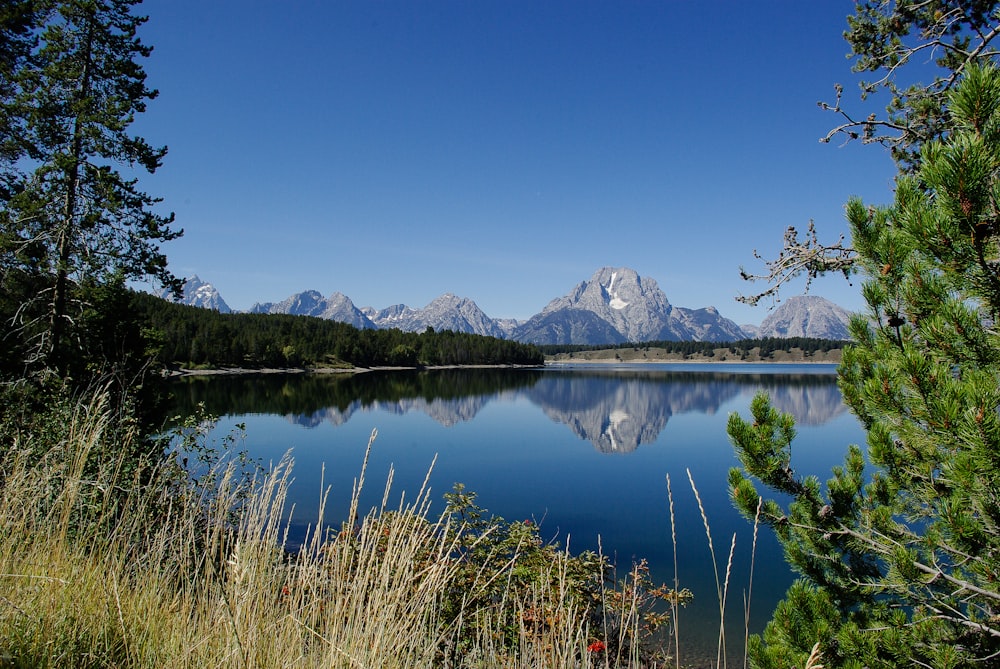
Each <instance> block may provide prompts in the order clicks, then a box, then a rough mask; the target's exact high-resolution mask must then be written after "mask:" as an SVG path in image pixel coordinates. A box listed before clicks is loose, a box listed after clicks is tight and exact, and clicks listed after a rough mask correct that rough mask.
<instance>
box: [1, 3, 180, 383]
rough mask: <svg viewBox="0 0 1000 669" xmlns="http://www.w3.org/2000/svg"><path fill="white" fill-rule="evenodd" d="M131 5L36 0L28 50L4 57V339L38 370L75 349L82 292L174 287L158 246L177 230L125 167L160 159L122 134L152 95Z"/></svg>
mask: <svg viewBox="0 0 1000 669" xmlns="http://www.w3.org/2000/svg"><path fill="white" fill-rule="evenodd" d="M136 4H138V0H58V1H57V0H38V1H37V2H35V3H33V8H32V9H33V11H32V12H31V13H29V14H27V16H30V19H31V21H32V30H31V31H29V32H30V36H31V37H33V38H37V39H33V40H32V41H31V42H29V43H30V45H31V51H30V53H28V54H27V55H23V54H22V53H21V52H18V54H17V55H18V57H17V58H16V59H13V60H10V59H8V60H9V62H11V63H13V67H12V68H11V69H12V73H11V77H10V79H9V81H8V82H7V83H8V86H7V87H6V89H5V91H4V93H5V95H4V103H5V105H4V120H5V125H6V126H7V127H8V128H10V129H11V136H10V137H8V138H5V139H12V140H14V142H15V143H16V146H17V147H18V149H17V150H18V151H20V154H19V155H17V156H15V157H17V158H19V160H18V161H16V164H14V163H10V162H8V163H6V164H4V165H3V166H2V167H3V169H4V174H3V176H4V179H3V182H4V183H9V184H11V187H10V191H11V194H10V197H9V198H7V199H5V200H0V205H2V209H0V283H2V287H3V291H4V294H5V300H4V304H3V305H2V306H3V307H4V314H3V316H4V317H5V318H6V319H7V321H8V323H7V324H8V327H7V328H5V329H6V331H7V333H8V334H7V338H6V340H5V342H4V344H5V345H7V346H8V347H15V348H18V349H19V351H20V355H19V357H20V358H22V359H23V362H24V363H25V364H26V366H27V367H28V368H29V369H34V370H36V371H37V370H38V369H43V370H50V371H56V372H59V373H65V371H66V369H67V367H68V365H69V362H70V361H71V360H72V358H73V356H74V355H76V354H77V353H78V352H79V349H78V343H79V341H80V339H81V336H82V334H84V333H80V332H78V331H77V330H76V328H77V327H78V324H79V323H80V320H79V316H80V315H81V314H83V313H84V312H85V311H86V309H87V308H88V306H87V302H88V300H87V296H86V293H85V287H87V286H93V287H101V286H106V285H110V284H119V285H120V284H123V283H124V281H126V280H128V279H131V278H140V277H147V276H152V277H155V278H157V279H159V280H160V281H161V282H162V283H164V284H166V285H173V286H176V281H175V280H174V278H173V277H172V275H171V274H170V273H169V271H168V270H167V263H166V257H165V256H164V255H163V253H162V252H161V251H160V248H159V244H160V243H161V242H164V241H168V240H171V239H174V238H176V237H177V236H179V235H180V232H179V231H175V230H172V229H171V227H170V226H171V223H172V221H173V216H172V215H169V216H163V215H160V214H158V213H155V212H154V208H155V205H156V204H157V202H158V200H157V199H155V198H153V197H151V196H149V195H147V194H146V193H143V192H142V191H140V190H139V189H138V187H137V180H136V179H134V178H131V177H130V176H127V175H126V174H125V173H123V171H120V170H121V169H126V170H128V171H129V172H131V171H134V170H136V169H137V168H138V169H140V170H145V171H147V172H153V171H154V170H156V168H157V167H159V166H160V163H161V160H162V158H163V156H164V155H165V153H166V149H165V148H154V147H152V146H151V145H150V144H148V143H147V142H146V141H145V140H144V139H143V138H141V137H137V136H135V135H133V134H130V132H129V126H130V125H131V123H132V121H133V120H134V118H135V115H136V114H139V113H142V112H143V111H145V109H146V103H147V101H149V100H151V99H153V98H154V97H155V96H156V91H155V90H152V89H150V88H147V86H146V75H145V72H144V71H143V68H142V66H141V65H140V64H139V59H141V58H145V57H147V56H149V54H150V51H151V49H150V48H149V47H147V46H145V45H143V44H142V42H141V41H140V40H139V39H138V37H137V30H138V28H139V26H140V25H141V24H142V23H143V22H144V21H145V19H144V18H141V17H138V16H134V15H133V13H132V8H133V6H134V5H136ZM12 6H13V5H12ZM24 16H26V14H24V13H21V14H18V15H17V17H18V18H19V19H23V17H24ZM2 27H3V30H4V39H7V38H8V37H9V36H18V37H19V38H20V37H24V31H23V21H22V22H21V23H17V22H14V21H10V22H6V23H5V24H4V25H3V26H2ZM15 30H21V32H15ZM20 43H21V44H23V43H24V40H23V39H22V40H21V42H20ZM9 144H10V142H5V145H9ZM15 167H16V168H17V169H15ZM22 172H23V173H22Z"/></svg>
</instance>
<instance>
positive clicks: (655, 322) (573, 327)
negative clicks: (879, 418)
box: [181, 267, 850, 345]
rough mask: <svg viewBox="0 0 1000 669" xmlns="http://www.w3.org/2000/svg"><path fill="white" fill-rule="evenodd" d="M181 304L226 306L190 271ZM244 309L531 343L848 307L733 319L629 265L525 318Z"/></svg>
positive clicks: (809, 300)
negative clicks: (684, 298)
mask: <svg viewBox="0 0 1000 669" xmlns="http://www.w3.org/2000/svg"><path fill="white" fill-rule="evenodd" d="M181 301H182V302H184V303H185V304H192V305H194V306H201V307H206V308H210V309H216V310H218V311H223V309H224V310H225V311H226V312H228V311H229V307H228V306H227V305H226V304H225V301H223V300H222V297H221V295H219V294H218V291H217V290H215V288H214V287H213V286H212V285H211V284H208V283H206V282H204V281H201V279H199V278H198V277H197V276H195V277H192V278H191V279H188V280H187V282H186V283H185V288H184V298H183V299H182V300H181ZM250 311H251V312H252V313H272V314H293V315H306V316H315V317H319V318H326V319H330V320H336V321H340V322H344V323H349V324H351V325H353V326H355V327H357V328H362V329H364V328H380V329H385V328H398V329H400V330H403V331H407V332H423V331H424V330H426V329H427V328H428V327H432V328H434V329H435V330H454V331H457V332H469V333H474V334H479V335H484V336H490V337H498V338H503V339H513V340H516V341H521V342H526V343H534V344H593V345H600V344H617V343H625V342H645V341H658V340H668V341H738V340H741V339H749V338H756V337H815V338H820V339H847V338H848V334H847V323H848V321H849V318H850V314H849V313H848V312H847V311H846V310H844V309H842V308H841V307H839V306H837V305H835V304H833V303H832V302H830V301H829V300H826V299H824V298H822V297H817V296H797V297H791V298H788V299H787V300H785V301H784V302H783V303H782V304H781V306H779V307H778V308H777V309H775V310H774V311H773V312H772V313H770V314H769V315H768V316H767V317H766V318H765V319H764V321H763V322H762V323H761V325H760V326H759V327H755V326H743V327H741V326H739V325H737V324H736V323H734V322H733V321H731V320H730V319H728V318H725V317H724V316H722V315H721V314H720V313H719V311H718V310H717V309H716V308H715V307H703V308H700V309H688V308H685V307H678V306H674V305H672V304H671V303H670V301H669V300H668V299H667V296H666V295H665V294H664V293H663V291H662V290H661V289H660V288H659V286H658V285H657V283H656V281H655V280H653V279H651V278H649V277H642V276H640V275H639V274H638V273H637V272H636V271H635V270H633V269H630V268H627V267H620V268H613V267H603V268H601V269H599V270H597V271H596V272H595V273H594V275H593V276H592V277H591V278H590V279H589V280H587V281H582V282H581V283H579V284H577V285H576V286H575V287H574V288H573V289H572V290H571V291H570V292H569V293H567V294H566V295H564V296H562V297H558V298H555V299H553V300H552V301H550V302H549V303H548V305H546V306H545V308H544V309H542V311H541V312H540V313H538V314H536V315H534V316H532V317H531V318H530V319H528V320H527V321H517V320H514V319H493V318H490V317H489V316H488V315H486V314H485V313H484V312H483V311H482V309H480V308H479V306H478V305H477V304H476V303H475V302H474V301H472V300H471V299H469V298H465V297H459V296H457V295H454V294H451V293H446V294H444V295H442V296H440V297H438V298H436V299H435V300H433V301H432V302H430V303H429V304H428V305H427V306H425V307H423V308H420V309H414V308H412V307H409V306H407V305H405V304H396V305H392V306H389V307H386V308H384V309H375V308H374V307H360V308H359V307H357V306H355V304H354V303H353V302H352V301H351V299H350V298H349V297H347V296H346V295H344V294H342V293H339V292H335V293H333V294H332V295H330V296H329V297H324V296H323V295H322V294H321V293H319V292H318V291H315V290H307V291H304V292H301V293H296V294H295V295H291V296H289V297H288V298H286V299H285V300H282V301H281V302H276V303H275V302H265V303H257V304H254V305H253V307H251V309H250Z"/></svg>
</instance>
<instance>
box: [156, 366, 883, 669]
mask: <svg viewBox="0 0 1000 669" xmlns="http://www.w3.org/2000/svg"><path fill="white" fill-rule="evenodd" d="M834 372H835V368H834V367H833V366H822V365H780V364H769V365H750V364H728V365H727V364H714V365H712V364H684V365H662V364H655V363H647V364H643V365H635V366H606V365H591V366H583V365H580V366H570V365H553V366H550V367H547V368H545V369H544V370H539V369H472V370H432V371H406V372H400V371H392V372H368V373H364V374H357V375H336V374H330V375H322V374H315V375H307V374H298V375H288V376H277V375H264V374H261V375H239V376H231V377H226V376H211V377H188V378H181V379H177V380H176V381H175V382H173V383H172V385H171V396H172V400H173V402H174V406H173V407H172V408H171V409H172V411H173V412H174V413H177V414H180V415H188V416H190V415H195V413H196V411H197V409H196V407H197V406H198V405H199V404H202V405H204V407H205V410H207V412H208V413H209V414H214V415H216V416H220V417H221V418H220V420H219V421H218V424H217V426H216V427H215V429H214V430H213V431H212V433H211V434H209V435H208V436H207V437H206V438H207V439H208V440H209V443H213V441H214V443H227V442H225V441H224V436H225V435H228V434H230V432H231V431H232V430H234V428H235V426H237V425H240V424H245V426H246V430H245V437H244V441H242V442H241V447H245V448H246V450H247V452H248V453H249V454H250V455H251V456H252V457H254V458H257V459H259V460H260V461H261V462H263V463H268V462H277V461H278V460H279V459H280V458H281V457H282V455H283V454H285V453H286V452H288V451H289V449H291V451H292V457H293V458H294V460H295V470H294V472H293V476H294V479H295V481H294V483H293V484H292V485H291V487H290V488H289V491H288V499H287V505H288V506H287V508H288V509H289V512H288V515H289V523H288V527H289V534H288V542H289V546H290V547H292V548H294V547H295V546H296V545H297V544H296V542H300V541H302V539H303V538H304V537H305V536H306V533H307V532H308V531H309V529H310V528H311V527H315V524H316V523H317V522H319V515H318V511H317V510H316V509H317V508H318V504H317V501H318V499H320V498H321V497H323V496H324V495H325V494H326V491H328V490H332V492H331V494H330V496H329V499H328V503H326V506H325V507H324V508H325V511H324V514H325V518H327V522H330V523H333V524H336V523H339V522H340V521H341V520H342V519H343V518H345V517H346V514H347V513H349V511H350V499H349V498H350V492H351V490H352V489H353V485H354V483H355V481H356V477H357V474H358V471H359V467H360V465H361V463H362V461H363V460H364V459H365V458H366V457H367V454H366V452H365V446H366V444H367V442H368V437H369V435H370V434H371V432H372V430H373V429H377V430H378V440H377V442H376V444H375V448H374V449H373V450H372V452H371V459H370V462H369V474H370V478H371V480H378V479H379V477H380V476H381V475H384V474H386V473H387V472H389V471H390V470H391V471H392V472H393V475H392V480H393V486H394V487H393V491H394V494H398V495H399V496H400V497H402V496H403V495H404V494H406V493H407V492H409V493H410V494H412V492H413V491H414V490H417V489H419V488H420V487H421V485H423V482H424V481H425V479H427V480H429V485H430V486H431V488H432V489H433V497H434V498H435V499H436V500H439V501H438V502H436V503H437V504H439V505H440V504H442V503H443V500H442V495H443V493H444V492H445V491H447V490H450V489H451V487H452V486H453V485H454V484H455V483H456V482H461V483H463V484H465V485H467V486H468V488H467V489H468V490H471V491H474V492H475V493H476V494H477V495H478V496H477V502H478V503H479V504H481V505H482V506H483V508H485V509H487V510H488V512H490V513H495V514H497V515H499V516H502V517H505V518H508V519H512V518H513V519H519V518H523V519H532V520H534V521H535V522H537V523H538V525H539V527H540V528H541V531H542V534H543V537H544V538H545V539H546V540H555V541H558V542H563V541H566V542H569V541H570V538H572V544H571V545H572V550H574V551H581V550H603V551H606V552H605V554H607V555H611V556H613V557H614V559H615V561H616V562H617V563H618V564H619V565H621V566H624V567H627V566H628V565H629V564H630V562H631V561H633V560H635V559H638V558H644V559H648V561H649V565H650V569H651V577H652V578H653V580H655V581H656V582H657V583H666V582H671V579H672V578H673V577H674V574H673V565H674V564H675V559H676V561H677V564H679V567H678V569H679V578H680V579H681V583H682V584H683V586H684V587H688V588H690V589H691V590H692V592H694V593H695V599H694V601H693V602H692V603H691V604H689V605H688V607H687V608H686V609H685V611H684V613H683V615H684V616H685V618H686V620H687V621H688V622H686V623H682V626H683V627H684V629H685V631H684V633H683V634H682V636H683V641H682V644H684V645H686V646H688V650H686V651H685V652H684V653H683V654H684V656H685V657H686V658H691V657H692V655H704V656H705V657H711V658H712V659H713V660H714V658H715V657H716V648H717V643H718V627H717V626H716V625H713V624H712V622H711V621H712V620H713V619H716V618H717V616H718V612H719V609H718V603H717V600H716V596H715V594H714V593H715V592H716V590H715V588H716V577H717V575H716V574H715V573H713V571H712V569H711V567H712V564H713V562H712V560H711V556H710V555H709V554H708V547H707V545H706V542H705V532H704V529H703V528H704V526H703V522H704V521H703V518H704V517H707V518H710V519H711V528H712V533H713V535H714V536H716V537H720V538H721V539H719V540H720V541H724V542H725V543H729V541H728V539H729V538H730V537H732V536H734V535H738V536H739V538H738V540H737V542H736V549H735V550H736V552H735V555H734V558H733V563H732V574H731V577H732V578H731V583H733V584H739V586H738V587H739V588H745V587H746V584H747V583H748V582H749V566H750V565H751V564H753V565H754V574H753V601H754V607H753V610H752V612H751V631H753V632H759V631H760V630H762V629H763V625H764V623H765V622H766V620H767V618H768V615H769V612H770V611H772V610H773V608H774V606H775V605H776V604H777V602H778V600H779V599H780V598H781V596H782V594H783V593H784V592H785V589H786V588H787V587H788V584H789V583H790V582H791V580H792V574H791V571H790V569H789V568H788V566H787V565H786V564H785V561H784V559H783V557H782V553H781V549H780V547H779V546H778V545H777V542H776V541H775V540H774V538H773V536H770V534H769V533H768V532H763V531H762V532H761V533H760V536H759V537H753V527H752V524H751V523H749V522H748V521H747V520H746V519H745V518H743V517H741V516H740V515H739V513H738V512H737V511H736V510H735V509H734V508H733V506H732V503H731V501H730V499H729V491H728V486H727V481H728V471H729V468H730V467H733V466H736V465H738V460H737V459H736V457H735V455H734V453H733V449H732V446H731V445H730V444H729V440H728V438H727V436H726V418H727V415H728V414H729V413H730V412H733V411H737V412H739V413H740V414H742V415H744V416H746V415H747V412H748V409H749V404H750V400H751V398H752V397H753V395H754V394H755V393H757V392H759V391H765V392H767V393H769V394H770V395H771V398H772V401H773V403H774V405H775V406H776V407H777V408H778V409H780V410H781V411H785V412H788V413H791V414H792V415H794V416H795V418H796V420H797V421H798V428H799V429H798V433H799V438H798V439H797V440H796V442H795V449H794V451H795V461H794V464H793V466H794V468H795V471H796V472H797V473H800V474H802V475H810V474H812V475H817V476H819V477H821V480H825V478H826V477H827V476H828V475H829V472H830V468H831V467H832V466H834V465H838V464H840V463H841V462H842V457H843V452H844V449H845V448H846V445H847V444H849V443H861V444H863V443H864V441H863V440H864V432H863V431H862V430H861V428H860V426H859V424H858V423H857V421H856V419H854V417H853V416H851V415H850V414H848V413H847V411H846V409H845V408H844V406H843V404H842V402H841V397H840V393H839V391H838V389H837V383H836V376H835V373H834ZM567 427H568V428H569V429H566V428H567ZM588 442H589V444H590V445H591V446H588V445H586V444H587V443H588ZM607 454H617V455H619V457H614V456H612V455H607ZM432 462H433V463H434V465H433V468H432V471H431V472H430V474H428V467H429V465H430V463H432ZM688 472H690V474H691V476H692V477H693V480H694V481H696V482H697V485H698V486H699V489H700V495H701V496H700V498H699V499H698V500H696V499H695V497H694V495H693V493H692V490H691V489H690V488H689V487H688V485H687V483H688V476H687V475H688ZM668 475H669V476H670V477H671V478H672V480H673V481H674V484H673V485H674V487H673V495H674V498H673V502H675V508H674V506H672V507H671V510H670V511H669V512H668V510H667V508H668V507H667V502H668V495H667V489H666V476H668ZM428 476H429V479H428ZM397 491H398V492H397ZM323 498H324V499H326V498H325V497H323ZM407 499H410V498H409V497H407ZM382 500H383V489H382V487H381V486H379V485H373V486H370V489H369V490H368V491H367V492H366V493H365V495H364V496H363V499H362V500H361V506H362V507H364V508H372V507H374V506H377V505H378V504H380V503H381V502H382ZM702 504H703V505H704V514H706V515H705V516H703V515H702V513H703V512H702ZM440 508H441V507H440V506H438V507H437V509H440ZM674 514H676V529H677V530H678V548H677V551H678V552H677V554H676V555H675V554H674V552H673V545H672V541H671V536H672V532H673V531H674V529H675V527H674V526H673V525H672V523H673V520H674ZM751 547H753V550H755V551H756V553H755V555H756V561H752V559H751V555H750V552H751ZM723 557H724V556H723ZM734 588H737V586H736V585H734ZM733 593H734V594H735V593H736V589H734V590H733ZM741 606H742V602H741V601H740V597H739V596H738V595H735V596H733V597H731V598H730V602H729V604H728V605H727V607H728V608H729V609H731V610H730V611H729V612H728V613H727V620H738V621H742V620H743V611H742V610H740V608H741ZM727 632H729V633H731V634H732V637H733V638H731V639H729V640H728V641H727V647H728V648H729V649H730V654H731V657H730V659H731V660H733V666H738V663H739V659H740V658H741V657H742V643H743V640H742V637H743V631H742V625H739V624H738V625H735V626H732V628H731V629H730V626H728V625H727Z"/></svg>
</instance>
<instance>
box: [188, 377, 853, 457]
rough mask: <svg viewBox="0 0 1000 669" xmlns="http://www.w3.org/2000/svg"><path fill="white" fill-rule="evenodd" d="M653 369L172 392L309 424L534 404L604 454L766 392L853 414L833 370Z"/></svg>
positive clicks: (783, 407)
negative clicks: (676, 419) (680, 420)
mask: <svg viewBox="0 0 1000 669" xmlns="http://www.w3.org/2000/svg"><path fill="white" fill-rule="evenodd" d="M649 367H650V368H649V369H642V370H623V369H616V368H610V369H609V368H606V367H604V368H596V369H595V368H586V367H558V368H550V369H547V370H544V371H542V370H537V369H475V370H463V369H448V370H430V371H381V372H380V371H375V372H369V373H365V374H357V375H354V374H352V375H295V376H275V375H249V376H234V377H218V376H215V377H186V378H184V379H181V380H179V381H178V382H177V384H176V386H175V387H174V388H173V392H172V394H173V396H174V399H175V401H176V404H177V407H176V409H177V411H178V412H179V413H180V414H182V415H185V414H190V413H192V412H193V409H194V407H195V406H196V405H198V404H199V403H201V404H204V405H205V407H206V409H207V410H208V411H209V413H212V414H216V415H246V414H272V415H280V416H284V417H285V418H286V419H287V420H289V421H290V422H292V423H294V424H297V425H300V426H302V427H306V428H314V427H318V426H320V425H322V424H324V423H327V424H330V425H334V426H339V425H345V424H346V423H347V422H348V421H350V420H351V418H352V417H353V416H354V415H355V414H356V413H358V412H364V413H370V412H384V413H388V414H395V415H404V414H409V413H415V412H419V413H423V414H426V415H427V416H429V417H430V418H432V419H433V420H434V421H436V422H437V423H439V424H441V425H443V426H445V427H451V426H454V425H457V424H459V423H463V422H468V421H471V420H473V419H474V418H475V417H476V416H477V415H478V414H479V412H480V411H481V410H482V409H483V408H485V407H486V406H487V405H488V404H490V403H491V402H494V401H498V400H502V401H515V400H516V399H519V398H525V399H527V400H528V401H530V402H531V403H532V404H534V405H536V406H538V407H539V408H540V409H541V410H542V411H543V412H544V413H545V415H546V416H548V417H549V418H551V419H552V420H553V421H556V422H559V423H562V424H564V425H566V426H568V427H569V428H570V430H572V432H573V433H574V434H575V435H577V436H578V437H579V438H580V439H583V440H586V441H589V442H590V443H591V444H593V445H594V447H595V448H596V449H597V450H598V451H600V452H602V453H630V452H632V451H634V450H635V449H636V448H638V447H639V446H640V445H642V444H650V443H653V442H654V441H656V439H657V438H658V437H659V435H660V433H661V432H662V431H663V429H664V428H665V427H666V425H667V421H669V420H670V418H671V416H675V415H678V414H684V413H691V412H697V413H703V414H709V415H711V414H714V413H716V412H717V411H718V410H719V407H720V406H722V405H723V404H724V403H725V402H728V401H730V400H732V399H734V398H735V397H737V396H739V395H743V394H754V393H757V392H759V391H764V392H767V393H768V394H769V395H770V397H771V402H772V403H773V405H774V406H775V407H776V408H777V409H778V410H779V411H783V412H786V413H790V414H792V415H793V416H794V417H795V420H796V422H797V423H798V424H800V425H811V426H818V425H822V424H824V423H826V422H828V421H830V420H832V419H833V418H836V417H837V416H839V415H840V414H842V413H844V412H845V411H846V408H845V407H844V405H843V403H842V401H841V395H840V391H839V389H838V388H837V385H836V381H835V377H834V376H833V375H832V372H833V368H832V367H829V366H824V368H823V369H818V368H816V367H811V368H810V371H809V373H803V372H802V371H790V372H787V373H740V374H733V373H731V372H729V371H708V372H700V371H676V370H673V369H665V370H660V369H657V368H654V367H653V366H652V365H650V366H649ZM730 367H731V366H730ZM791 367H792V368H795V369H798V370H802V368H803V366H791ZM817 371H819V372H827V373H817Z"/></svg>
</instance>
